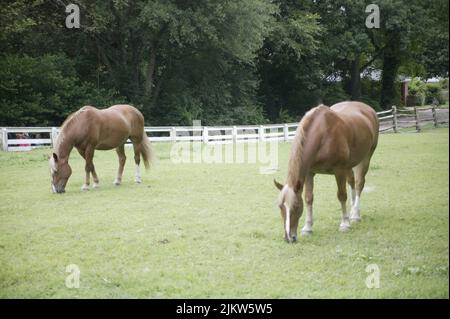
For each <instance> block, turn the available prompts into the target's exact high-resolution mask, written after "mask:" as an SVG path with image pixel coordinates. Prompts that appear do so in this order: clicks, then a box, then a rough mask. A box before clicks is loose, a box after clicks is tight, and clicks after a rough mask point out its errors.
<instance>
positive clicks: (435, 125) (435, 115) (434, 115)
mask: <svg viewBox="0 0 450 319" xmlns="http://www.w3.org/2000/svg"><path fill="white" fill-rule="evenodd" d="M431 113H432V114H433V125H434V127H435V128H436V127H437V126H438V121H437V114H436V108H435V107H434V106H432V107H431Z"/></svg>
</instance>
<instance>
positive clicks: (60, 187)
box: [49, 153, 72, 193]
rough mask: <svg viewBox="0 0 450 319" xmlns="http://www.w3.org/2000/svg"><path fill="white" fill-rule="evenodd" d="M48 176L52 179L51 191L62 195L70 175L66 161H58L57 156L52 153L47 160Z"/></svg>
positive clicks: (70, 171) (70, 170)
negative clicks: (48, 165)
mask: <svg viewBox="0 0 450 319" xmlns="http://www.w3.org/2000/svg"><path fill="white" fill-rule="evenodd" d="M49 164H50V174H51V177H52V191H53V192H54V193H64V192H65V187H66V184H67V181H68V180H69V177H70V175H71V174H72V169H71V168H70V165H69V163H68V162H67V161H60V160H59V159H58V155H56V153H53V154H52V156H51V157H50V159H49Z"/></svg>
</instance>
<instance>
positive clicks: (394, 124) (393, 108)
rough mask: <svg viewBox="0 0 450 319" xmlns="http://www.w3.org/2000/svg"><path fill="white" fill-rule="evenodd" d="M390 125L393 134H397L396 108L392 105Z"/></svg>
mask: <svg viewBox="0 0 450 319" xmlns="http://www.w3.org/2000/svg"><path fill="white" fill-rule="evenodd" d="M392 124H393V128H394V133H397V107H396V106H395V105H392Z"/></svg>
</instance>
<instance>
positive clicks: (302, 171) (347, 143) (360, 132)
mask: <svg viewBox="0 0 450 319" xmlns="http://www.w3.org/2000/svg"><path fill="white" fill-rule="evenodd" d="M378 130H379V124H378V117H377V114H376V113H375V111H374V110H373V109H372V108H371V107H370V106H368V105H366V104H364V103H361V102H342V103H338V104H335V105H333V106H331V107H327V106H324V105H319V106H317V107H315V108H313V109H311V110H310V111H309V112H308V113H306V114H305V116H304V117H303V118H302V120H301V121H300V123H299V125H298V128H297V132H296V136H295V140H294V142H293V145H292V150H291V156H290V159H289V166H288V177H287V182H286V184H285V185H282V184H280V183H278V182H277V181H275V180H274V183H275V186H276V187H277V188H278V189H279V190H280V194H279V197H278V206H279V208H280V209H281V216H282V219H283V223H284V232H285V239H286V240H287V241H288V242H292V241H295V240H296V239H297V227H298V222H299V218H300V216H301V215H302V212H303V199H302V191H303V188H304V189H305V194H304V197H305V201H306V221H305V226H304V227H303V228H302V231H301V234H302V235H309V234H312V225H313V210H312V204H313V185H314V175H315V174H332V175H334V176H335V178H336V183H337V187H338V192H337V197H338V199H339V201H340V203H341V208H342V218H341V224H340V227H339V229H340V230H341V231H347V230H349V229H350V221H352V222H359V221H360V220H361V217H360V206H359V205H360V197H361V192H362V190H363V188H364V183H365V176H366V174H367V171H368V169H369V164H370V159H371V157H372V155H373V153H374V151H375V149H376V147H377V143H378ZM346 182H347V183H348V184H349V185H350V187H351V190H352V208H351V216H350V218H349V216H348V213H347V204H346V202H347V190H346Z"/></svg>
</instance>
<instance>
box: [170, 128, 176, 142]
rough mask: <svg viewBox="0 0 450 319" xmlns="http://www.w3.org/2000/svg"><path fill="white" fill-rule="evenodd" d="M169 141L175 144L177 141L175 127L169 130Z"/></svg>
mask: <svg viewBox="0 0 450 319" xmlns="http://www.w3.org/2000/svg"><path fill="white" fill-rule="evenodd" d="M170 139H171V140H172V142H173V143H175V142H176V141H177V129H176V127H172V128H171V129H170Z"/></svg>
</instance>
